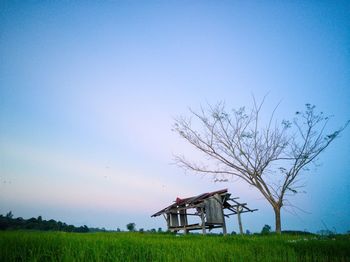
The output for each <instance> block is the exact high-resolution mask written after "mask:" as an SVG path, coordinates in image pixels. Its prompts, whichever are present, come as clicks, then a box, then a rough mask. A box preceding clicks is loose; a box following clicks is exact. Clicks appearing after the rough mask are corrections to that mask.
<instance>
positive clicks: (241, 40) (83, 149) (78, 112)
mask: <svg viewBox="0 0 350 262" xmlns="http://www.w3.org/2000/svg"><path fill="white" fill-rule="evenodd" d="M349 28H350V3H349V1H307V2H305V1H281V2H278V1H181V0H180V1H1V3H0V213H1V214H6V213H7V212H9V211H10V210H11V211H12V212H13V214H14V216H15V217H17V216H21V217H24V218H30V217H37V216H39V215H41V216H43V218H44V219H51V218H53V219H56V220H61V221H64V222H66V223H70V224H74V225H77V226H78V225H84V224H86V225H88V226H90V227H105V228H107V229H116V228H118V227H119V228H121V229H124V230H125V229H126V228H125V225H126V224H127V223H129V222H134V223H136V227H137V228H145V229H150V228H158V227H162V228H163V229H165V226H166V223H165V221H164V220H163V218H161V217H158V218H151V217H150V216H151V215H152V214H153V213H155V212H156V211H158V210H160V209H162V208H163V207H165V206H167V205H169V204H171V203H172V201H174V200H175V199H176V197H188V196H193V195H198V194H200V193H203V192H209V191H213V190H218V189H222V188H228V190H229V191H230V192H231V193H232V195H233V196H237V197H240V199H241V201H242V202H246V203H248V206H249V207H251V208H258V209H259V210H258V211H257V212H254V213H249V214H244V215H243V216H242V220H243V226H244V229H249V230H250V231H251V232H259V231H260V230H261V229H262V227H263V226H264V225H265V224H269V225H271V226H273V225H274V215H273V212H272V208H271V207H270V206H269V204H268V203H267V202H266V201H265V200H264V199H263V198H262V196H261V195H260V194H259V193H258V192H257V191H256V190H255V189H254V188H251V187H248V186H246V185H245V184H244V183H243V182H241V181H230V182H226V183H215V182H213V179H212V178H211V177H208V176H202V175H196V174H193V173H191V172H185V171H184V170H183V169H181V168H179V167H178V166H176V165H174V160H173V155H174V154H185V155H186V156H189V157H191V156H193V157H197V154H196V152H195V151H194V150H193V149H192V148H191V147H190V146H189V145H187V144H186V143H185V142H184V141H182V140H181V138H180V137H179V136H178V135H177V134H176V133H174V132H172V131H171V129H172V125H173V123H174V118H176V117H177V116H180V115H184V116H188V115H189V114H190V113H189V111H188V108H189V107H191V108H193V109H198V108H200V106H201V105H206V104H215V103H217V102H218V101H225V103H226V105H227V106H228V107H230V108H238V107H240V106H247V107H250V106H251V105H252V95H254V96H255V98H256V99H257V100H261V99H262V98H263V97H264V96H265V95H266V94H268V95H267V98H266V102H265V107H264V110H265V112H266V114H269V113H270V112H271V109H272V108H274V107H275V105H276V104H278V103H279V102H281V103H280V106H279V108H278V114H277V115H278V117H280V118H287V119H288V118H291V117H293V114H294V113H295V111H297V110H301V109H302V108H303V107H304V104H305V103H311V104H315V105H316V106H317V108H318V109H319V110H320V111H323V112H326V113H328V114H330V115H334V117H333V118H332V119H331V121H330V124H329V128H330V130H335V129H337V128H339V127H341V126H342V125H343V124H344V123H345V122H346V121H347V120H348V119H350V30H349ZM318 163H319V164H318V165H317V167H312V168H311V169H310V171H309V172H308V173H307V174H304V178H305V187H304V191H305V193H302V194H298V195H297V196H295V197H293V198H291V199H290V201H291V202H292V203H293V204H294V205H295V206H296V207H298V208H295V207H294V208H293V207H287V208H286V209H284V210H283V211H282V228H283V229H297V230H308V231H312V232H316V231H318V230H321V229H330V230H334V231H337V232H346V231H348V230H350V220H349V219H348V218H349V217H350V209H349V206H350V182H349V175H350V166H349V163H350V128H348V129H346V130H345V131H344V132H343V133H342V134H341V136H340V138H338V139H336V140H335V141H334V143H333V144H331V145H330V147H329V148H328V149H327V150H326V151H325V152H324V153H323V154H322V155H321V156H320V158H319V160H318ZM227 223H228V231H229V232H230V231H233V230H234V231H236V232H237V231H238V225H237V221H236V218H235V217H233V218H230V219H229V221H228V222H227Z"/></svg>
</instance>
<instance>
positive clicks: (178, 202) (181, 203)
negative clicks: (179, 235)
mask: <svg viewBox="0 0 350 262" xmlns="http://www.w3.org/2000/svg"><path fill="white" fill-rule="evenodd" d="M224 193H227V188H226V189H221V190H218V191H214V192H209V193H203V194H200V195H197V196H193V197H187V198H182V199H181V198H179V197H177V198H176V200H175V203H174V204H171V205H170V206H167V207H166V208H163V209H162V210H160V211H158V212H157V213H155V214H153V215H152V216H151V217H156V216H159V215H161V214H163V213H165V212H166V211H168V210H170V209H172V208H175V207H181V206H186V205H191V204H198V203H200V202H203V201H204V200H205V199H207V198H209V197H211V196H213V195H215V194H219V195H220V194H224Z"/></svg>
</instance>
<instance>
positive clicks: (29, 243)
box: [0, 231, 350, 262]
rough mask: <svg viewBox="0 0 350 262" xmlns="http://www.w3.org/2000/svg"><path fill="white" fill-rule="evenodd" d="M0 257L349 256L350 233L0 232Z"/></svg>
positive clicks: (232, 258)
mask: <svg viewBox="0 0 350 262" xmlns="http://www.w3.org/2000/svg"><path fill="white" fill-rule="evenodd" d="M0 261H103V262H104V261H123V262H124V261H211V262H214V261H350V237H349V236H337V237H335V238H333V239H317V238H315V237H313V236H307V237H305V236H284V235H282V236H274V235H272V236H225V237H223V236H201V235H187V236H174V235H167V234H146V233H145V234H141V233H87V234H80V233H65V232H36V231H2V232H0Z"/></svg>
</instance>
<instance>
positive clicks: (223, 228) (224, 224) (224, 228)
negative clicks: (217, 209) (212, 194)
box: [219, 196, 227, 236]
mask: <svg viewBox="0 0 350 262" xmlns="http://www.w3.org/2000/svg"><path fill="white" fill-rule="evenodd" d="M219 200H220V203H221V211H222V233H223V234H224V236H226V235H227V230H226V221H225V213H224V204H223V203H222V198H221V196H219Z"/></svg>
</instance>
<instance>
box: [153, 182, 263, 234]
mask: <svg viewBox="0 0 350 262" xmlns="http://www.w3.org/2000/svg"><path fill="white" fill-rule="evenodd" d="M237 199H238V197H234V198H232V197H231V194H230V193H228V192H227V189H223V190H219V191H214V192H210V193H204V194H200V195H198V196H194V197H188V198H183V199H181V198H176V201H175V203H173V204H172V205H170V206H168V207H166V208H164V209H162V210H160V211H158V212H157V213H155V214H153V215H152V216H151V217H157V216H160V215H163V216H164V218H165V220H166V222H167V227H168V230H169V231H172V232H178V231H180V230H183V231H184V233H185V234H186V233H188V232H189V231H191V230H202V232H203V234H206V230H207V229H208V230H209V231H210V230H211V229H213V228H222V230H223V233H224V235H225V234H226V233H227V230H226V223H225V217H227V218H228V217H230V216H232V215H237V218H238V225H239V230H240V233H241V234H243V226H242V220H241V214H242V213H246V212H254V211H256V210H257V209H250V208H248V207H247V203H240V202H238V201H237ZM225 212H226V213H225ZM191 216H193V217H194V218H197V220H198V218H200V220H199V223H191V222H192V221H191V220H193V219H190V217H191Z"/></svg>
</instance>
